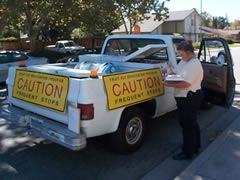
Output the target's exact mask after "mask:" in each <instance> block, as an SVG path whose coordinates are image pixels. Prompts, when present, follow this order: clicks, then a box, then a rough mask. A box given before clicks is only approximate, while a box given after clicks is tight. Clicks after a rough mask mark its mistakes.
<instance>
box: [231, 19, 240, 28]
mask: <svg viewBox="0 0 240 180" xmlns="http://www.w3.org/2000/svg"><path fill="white" fill-rule="evenodd" d="M231 26H232V27H234V29H240V19H235V20H234V22H233V23H232V24H231Z"/></svg>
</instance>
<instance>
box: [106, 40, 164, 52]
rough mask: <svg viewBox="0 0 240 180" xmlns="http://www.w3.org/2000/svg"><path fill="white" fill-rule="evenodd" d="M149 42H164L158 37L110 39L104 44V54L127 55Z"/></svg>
mask: <svg viewBox="0 0 240 180" xmlns="http://www.w3.org/2000/svg"><path fill="white" fill-rule="evenodd" d="M149 44H165V43H164V41H163V40H159V39H134V38H133V39H110V40H109V41H108V43H107V45H106V48H105V51H104V54H107V55H115V56H127V55H129V54H131V53H134V52H135V51H137V50H139V49H141V48H143V47H144V46H146V45H149Z"/></svg>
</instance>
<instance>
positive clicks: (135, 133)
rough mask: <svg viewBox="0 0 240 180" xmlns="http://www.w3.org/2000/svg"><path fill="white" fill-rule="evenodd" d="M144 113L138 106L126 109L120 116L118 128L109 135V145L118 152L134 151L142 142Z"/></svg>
mask: <svg viewBox="0 0 240 180" xmlns="http://www.w3.org/2000/svg"><path fill="white" fill-rule="evenodd" d="M144 132H145V115H144V113H143V110H142V109H140V108H138V107H133V108H129V109H126V110H125V111H124V112H123V114H122V117H121V120H120V124H119V127H118V130H117V131H116V132H115V133H113V134H111V135H110V143H111V147H112V149H113V150H114V151H116V152H118V153H123V154H126V153H130V152H134V151H136V150H137V149H138V148H139V147H140V146H141V145H142V142H143V136H144Z"/></svg>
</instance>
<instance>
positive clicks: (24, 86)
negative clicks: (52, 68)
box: [12, 69, 69, 113]
mask: <svg viewBox="0 0 240 180" xmlns="http://www.w3.org/2000/svg"><path fill="white" fill-rule="evenodd" d="M68 88H69V78H68V77H66V76H59V75H54V74H50V73H42V72H41V73H39V72H34V71H28V70H22V69H17V70H16V76H15V80H14V87H13V94H12V96H13V97H14V98H17V99H20V100H23V101H26V102H29V103H32V104H37V105H40V106H43V107H47V108H50V109H53V110H56V111H59V112H62V113H65V112H66V98H67V94H68Z"/></svg>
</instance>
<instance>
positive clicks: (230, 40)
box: [225, 38, 234, 44]
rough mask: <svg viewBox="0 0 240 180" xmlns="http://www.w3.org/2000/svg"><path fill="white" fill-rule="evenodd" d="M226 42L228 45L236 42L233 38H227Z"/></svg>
mask: <svg viewBox="0 0 240 180" xmlns="http://www.w3.org/2000/svg"><path fill="white" fill-rule="evenodd" d="M225 40H226V41H227V42H228V44H233V43H234V40H233V39H231V38H225Z"/></svg>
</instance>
